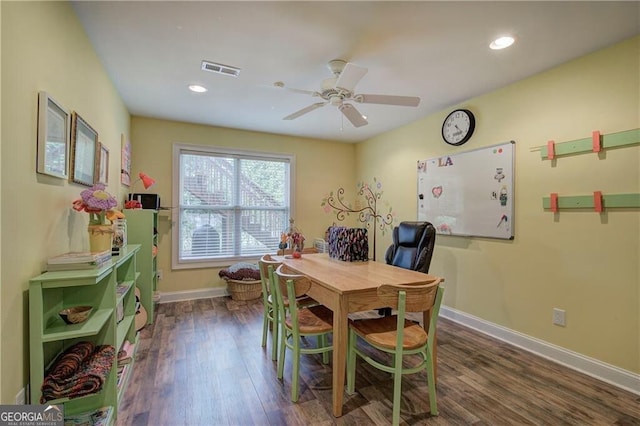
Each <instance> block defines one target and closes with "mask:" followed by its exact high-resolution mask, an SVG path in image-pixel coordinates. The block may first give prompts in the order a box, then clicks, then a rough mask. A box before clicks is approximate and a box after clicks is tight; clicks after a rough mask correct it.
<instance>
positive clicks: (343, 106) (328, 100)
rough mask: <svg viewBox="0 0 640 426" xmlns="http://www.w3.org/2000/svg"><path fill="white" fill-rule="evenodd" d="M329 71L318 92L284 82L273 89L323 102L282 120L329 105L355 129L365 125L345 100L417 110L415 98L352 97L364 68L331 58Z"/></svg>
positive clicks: (363, 73)
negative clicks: (312, 97)
mask: <svg viewBox="0 0 640 426" xmlns="http://www.w3.org/2000/svg"><path fill="white" fill-rule="evenodd" d="M328 67H329V70H330V71H331V72H332V73H333V75H334V76H333V77H331V78H327V79H324V80H323V81H322V84H321V86H320V87H321V90H320V91H319V92H316V91H311V90H301V89H293V88H289V87H285V85H284V83H283V82H281V81H277V82H275V83H273V85H274V86H276V87H280V88H283V89H286V90H289V91H292V92H295V93H302V94H306V95H311V96H314V97H319V98H321V99H322V102H316V103H314V104H311V105H309V106H308V107H305V108H302V109H301V110H299V111H296V112H294V113H293V114H289V115H287V116H286V117H284V120H294V119H296V118H298V117H300V116H302V115H304V114H306V113H308V112H311V111H313V110H315V109H318V108H321V107H323V106H325V105H327V104H331V105H333V106H335V107H337V108H338V110H339V111H340V112H341V113H342V114H343V115H344V116H345V117H347V119H348V120H349V121H350V122H351V124H353V125H354V126H355V127H361V126H364V125H366V124H368V121H367V119H366V118H365V117H364V116H363V115H362V114H360V112H359V111H358V110H357V109H356V107H355V106H353V105H352V104H350V103H347V102H345V101H353V102H357V103H361V104H379V105H399V106H410V107H416V106H418V104H419V103H420V98H418V97H415V96H392V95H366V94H355V93H354V92H353V90H354V88H355V86H356V84H358V82H359V81H360V79H362V77H364V75H365V74H366V73H367V69H366V68H364V67H361V66H358V65H354V64H352V63H347V62H346V61H344V60H342V59H333V60H331V61H329V63H328Z"/></svg>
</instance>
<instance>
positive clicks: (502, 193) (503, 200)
mask: <svg viewBox="0 0 640 426" xmlns="http://www.w3.org/2000/svg"><path fill="white" fill-rule="evenodd" d="M500 205H501V206H506V205H507V187H506V186H503V187H502V188H500Z"/></svg>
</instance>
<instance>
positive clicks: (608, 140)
mask: <svg viewBox="0 0 640 426" xmlns="http://www.w3.org/2000/svg"><path fill="white" fill-rule="evenodd" d="M636 144H640V129H633V130H626V131H624V132H617V133H610V134H608V135H601V134H600V132H599V131H594V132H593V134H592V135H591V137H590V138H584V139H577V140H574V141H568V142H560V143H555V142H554V141H549V142H548V143H547V145H544V146H541V147H537V148H535V150H538V149H539V150H540V158H542V159H543V160H552V159H554V158H555V157H557V156H560V155H567V154H575V153H580V152H599V151H601V150H602V149H607V148H614V147H620V146H626V145H636Z"/></svg>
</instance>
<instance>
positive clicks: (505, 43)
mask: <svg viewBox="0 0 640 426" xmlns="http://www.w3.org/2000/svg"><path fill="white" fill-rule="evenodd" d="M515 41H516V39H515V38H514V37H512V36H509V35H505V36H501V37H498V38H496V39H495V40H493V41H492V42H491V43H490V44H489V48H491V49H492V50H501V49H506V48H507V47H509V46H511V45H512V44H513V43H515Z"/></svg>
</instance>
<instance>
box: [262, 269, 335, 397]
mask: <svg viewBox="0 0 640 426" xmlns="http://www.w3.org/2000/svg"><path fill="white" fill-rule="evenodd" d="M269 269H272V267H271V266H269ZM273 287H274V289H275V293H276V298H277V300H278V302H277V303H278V305H277V306H278V311H279V313H280V318H281V322H280V353H279V354H278V379H282V378H283V376H284V361H285V353H286V349H290V350H291V352H292V356H293V359H292V366H293V368H292V373H291V376H292V378H291V401H293V402H296V401H297V400H298V394H299V387H300V386H299V382H300V355H303V354H322V359H323V362H324V363H325V364H328V363H329V352H331V351H332V350H333V346H331V345H328V340H327V336H328V335H329V334H330V333H331V332H332V331H333V312H332V311H331V310H330V309H329V308H327V307H326V306H323V305H314V306H305V305H302V304H301V303H300V302H299V301H300V300H305V299H304V297H305V295H306V294H307V292H308V291H309V288H310V287H311V281H310V280H309V278H307V277H305V276H304V275H296V274H293V273H290V272H289V271H287V270H286V266H285V265H280V266H279V267H278V269H276V271H275V285H274V286H273ZM285 295H286V296H285ZM284 297H286V298H287V300H288V301H295V303H292V302H289V303H288V309H286V308H285V301H284V300H283V299H284ZM312 300H313V299H312ZM313 336H315V337H317V338H318V345H317V347H303V346H302V339H303V338H306V337H313Z"/></svg>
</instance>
